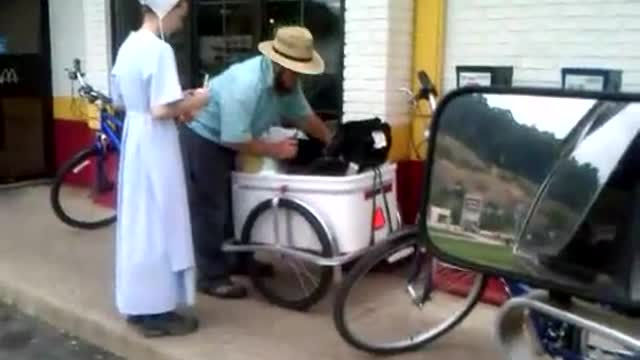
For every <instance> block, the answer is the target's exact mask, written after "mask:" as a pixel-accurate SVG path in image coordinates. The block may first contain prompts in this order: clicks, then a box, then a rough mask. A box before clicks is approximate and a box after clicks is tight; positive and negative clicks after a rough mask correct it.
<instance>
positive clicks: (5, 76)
mask: <svg viewBox="0 0 640 360" xmlns="http://www.w3.org/2000/svg"><path fill="white" fill-rule="evenodd" d="M19 81H20V79H19V78H18V72H17V71H16V69H14V68H5V69H0V85H4V84H17V83H18V82H19Z"/></svg>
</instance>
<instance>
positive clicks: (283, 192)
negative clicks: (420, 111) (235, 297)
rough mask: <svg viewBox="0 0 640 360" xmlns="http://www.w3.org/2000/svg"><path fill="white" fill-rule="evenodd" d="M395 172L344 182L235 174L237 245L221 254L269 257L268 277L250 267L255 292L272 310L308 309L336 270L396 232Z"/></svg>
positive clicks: (386, 167) (391, 168)
mask: <svg viewBox="0 0 640 360" xmlns="http://www.w3.org/2000/svg"><path fill="white" fill-rule="evenodd" d="M395 171H396V166H395V164H390V163H384V164H382V165H381V166H379V167H375V168H372V169H370V170H365V171H363V172H361V173H358V174H353V175H344V176H325V175H321V176H317V175H300V174H288V173H282V172H266V173H265V172H259V173H243V172H235V173H233V175H232V199H233V218H234V232H235V237H236V239H235V240H233V241H229V242H227V243H226V244H225V245H224V247H223V249H224V250H225V251H226V252H236V253H249V254H253V256H254V258H255V259H256V260H259V261H262V262H264V260H263V259H262V258H260V257H259V255H260V254H262V255H267V256H272V257H273V256H275V261H273V260H272V261H270V262H271V263H272V264H273V266H274V274H273V276H265V274H260V273H259V270H258V267H257V266H251V265H250V266H249V267H250V269H249V276H250V278H251V280H252V282H253V284H254V286H255V288H256V289H257V290H258V291H259V292H260V293H261V294H262V295H263V296H264V297H265V298H266V299H267V300H268V301H269V302H271V303H273V304H275V305H278V306H281V307H285V308H289V309H294V310H306V309H308V308H309V307H311V306H313V305H314V304H316V303H317V302H319V301H320V300H321V299H322V298H323V297H324V296H325V295H326V294H327V292H328V291H329V289H330V287H331V284H332V281H333V280H334V278H335V276H334V274H336V273H338V274H339V271H336V270H339V269H338V268H340V267H341V266H342V265H344V264H346V263H349V262H350V261H352V260H354V259H356V258H358V257H360V256H361V255H363V254H364V253H366V252H367V251H369V250H370V249H371V248H372V247H373V246H374V245H376V244H379V243H381V242H383V241H384V240H385V239H387V238H388V236H389V235H390V234H391V233H393V232H394V231H396V230H397V229H398V228H399V227H400V217H399V213H398V211H397V203H396V172H395ZM251 263H253V262H251ZM272 283H275V284H272ZM278 285H279V286H278ZM296 285H299V287H300V288H301V290H302V292H301V293H298V294H294V293H293V292H294V291H295V289H293V288H295V287H296Z"/></svg>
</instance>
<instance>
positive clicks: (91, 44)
mask: <svg viewBox="0 0 640 360" xmlns="http://www.w3.org/2000/svg"><path fill="white" fill-rule="evenodd" d="M82 4H83V8H84V14H85V16H84V26H85V34H86V36H85V49H86V51H85V58H84V68H85V69H86V72H87V79H88V81H89V82H90V83H91V84H92V85H93V86H94V87H95V88H96V89H99V90H102V91H103V92H106V93H109V64H110V61H109V60H110V54H111V47H110V46H109V43H110V42H109V38H110V34H111V27H110V26H109V25H108V22H107V14H108V11H109V6H108V1H106V0H83V2H82Z"/></svg>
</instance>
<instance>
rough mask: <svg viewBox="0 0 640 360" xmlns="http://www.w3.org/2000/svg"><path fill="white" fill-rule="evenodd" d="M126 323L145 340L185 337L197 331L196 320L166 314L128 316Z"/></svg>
mask: <svg viewBox="0 0 640 360" xmlns="http://www.w3.org/2000/svg"><path fill="white" fill-rule="evenodd" d="M127 322H128V323H129V324H130V325H132V326H133V327H135V328H136V330H138V332H140V334H142V336H144V337H146V338H156V337H165V336H185V335H189V334H192V333H194V332H195V331H196V330H198V327H199V322H198V319H196V318H194V317H191V316H186V315H181V314H178V313H176V312H173V311H172V312H167V313H163V314H156V315H141V316H130V317H129V318H127Z"/></svg>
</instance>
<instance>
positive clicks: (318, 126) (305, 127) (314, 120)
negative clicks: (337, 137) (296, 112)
mask: <svg viewBox="0 0 640 360" xmlns="http://www.w3.org/2000/svg"><path fill="white" fill-rule="evenodd" d="M296 124H299V127H300V129H301V130H302V131H304V132H305V133H307V134H309V135H311V136H312V137H314V138H316V139H318V140H321V141H322V142H324V143H325V144H329V142H330V141H331V131H330V130H329V127H328V126H327V124H325V123H324V121H322V119H320V117H319V116H318V115H316V114H315V113H311V114H310V115H308V116H306V118H304V119H302V121H297V122H296Z"/></svg>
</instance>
